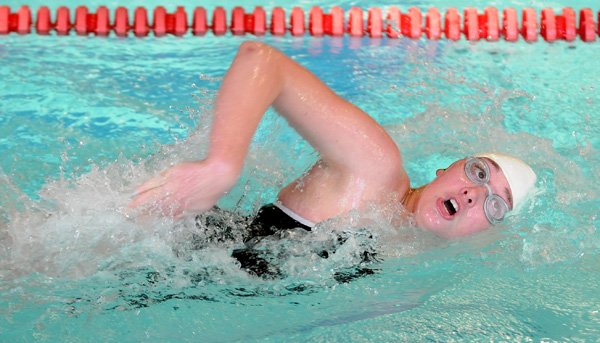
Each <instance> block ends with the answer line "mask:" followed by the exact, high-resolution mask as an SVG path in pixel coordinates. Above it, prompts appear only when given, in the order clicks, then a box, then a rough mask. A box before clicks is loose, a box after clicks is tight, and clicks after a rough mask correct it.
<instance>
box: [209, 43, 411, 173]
mask: <svg viewBox="0 0 600 343" xmlns="http://www.w3.org/2000/svg"><path fill="white" fill-rule="evenodd" d="M271 105H273V106H274V107H275V109H276V110H277V112H278V113H280V114H281V115H282V116H284V117H285V118H286V119H287V120H288V122H289V123H290V124H291V125H292V126H293V127H294V128H295V129H296V130H297V131H298V132H299V133H300V134H301V135H302V136H303V137H304V138H305V139H306V140H307V141H309V143H311V145H312V146H313V147H314V148H315V149H316V150H317V151H318V152H319V153H320V155H321V158H322V160H323V161H324V162H325V165H326V166H327V167H329V168H336V169H339V170H340V171H341V172H344V173H351V174H353V175H358V176H361V177H363V178H367V179H369V178H372V179H377V180H380V179H382V178H385V177H386V175H385V174H386V173H387V174H389V176H390V177H393V178H396V179H397V178H398V175H400V174H402V173H404V170H403V168H402V160H401V156H400V152H399V150H398V148H397V147H396V144H395V143H394V141H393V140H392V139H391V138H390V137H389V135H388V134H387V133H386V132H385V130H384V129H383V128H382V127H381V126H380V125H379V124H377V123H376V122H375V121H374V120H373V119H372V118H371V117H370V116H369V115H368V114H366V113H365V112H364V111H362V110H361V109H359V108H358V107H356V106H354V105H353V104H351V103H350V102H348V101H346V100H344V99H343V98H341V97H340V96H338V95H336V94H335V93H334V92H333V91H332V90H331V89H329V87H327V86H326V85H325V84H324V83H323V82H321V80H319V79H318V78H317V77H316V76H315V75H313V74H312V73H311V72H310V71H308V70H307V69H305V68H304V67H302V66H300V65H299V64H298V63H296V62H295V61H293V60H292V59H290V58H289V57H287V56H285V55H284V54H282V53H281V52H279V51H278V50H276V49H274V48H272V47H270V46H268V45H265V44H262V43H258V42H245V43H243V44H242V46H241V47H240V49H239V51H238V54H237V55H236V57H235V60H234V62H233V64H232V66H231V68H230V69H229V71H228V72H227V74H226V75H225V78H224V79H223V83H222V85H221V89H220V90H219V93H218V95H217V100H216V107H215V119H214V123H213V128H212V133H211V143H210V150H209V155H208V157H207V159H208V160H215V161H221V163H223V162H224V161H226V162H225V163H226V164H229V165H230V166H231V167H232V171H234V174H233V175H232V176H233V177H235V178H237V176H238V175H239V174H238V173H239V171H240V170H241V169H242V166H243V163H244V159H245V156H246V153H247V151H248V146H249V144H250V141H251V139H252V136H253V135H254V132H255V131H256V128H257V126H258V124H259V122H260V120H261V118H262V116H263V114H264V113H265V111H266V110H267V109H268V107H269V106H271Z"/></svg>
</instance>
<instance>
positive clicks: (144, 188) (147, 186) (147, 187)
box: [133, 176, 166, 196]
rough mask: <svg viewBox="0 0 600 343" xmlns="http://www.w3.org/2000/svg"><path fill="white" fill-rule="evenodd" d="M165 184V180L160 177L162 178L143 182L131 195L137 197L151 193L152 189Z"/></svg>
mask: <svg viewBox="0 0 600 343" xmlns="http://www.w3.org/2000/svg"><path fill="white" fill-rule="evenodd" d="M165 183H166V180H165V178H164V177H162V176H158V177H154V178H152V179H150V180H148V181H146V182H144V183H143V184H142V185H141V186H139V187H138V188H137V189H136V190H135V193H134V194H133V195H134V196H137V195H140V194H143V193H145V192H148V191H151V190H153V189H156V188H159V187H162V186H164V185H165Z"/></svg>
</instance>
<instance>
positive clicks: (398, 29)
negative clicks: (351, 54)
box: [0, 6, 600, 42]
mask: <svg viewBox="0 0 600 343" xmlns="http://www.w3.org/2000/svg"><path fill="white" fill-rule="evenodd" d="M74 12H75V16H74V20H72V19H73V17H72V16H71V9H69V8H68V7H65V6H61V7H58V8H57V9H56V11H55V13H54V14H52V13H51V11H50V9H49V8H48V7H46V6H41V7H39V8H38V9H37V13H36V16H35V18H33V16H32V11H31V9H30V8H29V7H28V6H21V7H20V8H19V9H18V10H17V11H16V12H11V8H10V7H9V6H0V35H7V34H10V33H13V32H14V33H17V34H22V35H24V34H29V33H37V34H40V35H48V34H50V33H52V32H55V33H56V34H57V35H69V34H70V33H71V31H75V33H76V34H78V35H90V34H92V35H96V36H107V35H109V34H111V33H114V34H115V35H117V36H120V37H126V36H128V35H129V34H130V33H132V34H133V35H135V36H137V37H145V36H148V35H150V34H151V33H152V34H154V35H155V36H158V37H160V36H165V35H175V36H183V35H186V34H188V33H191V34H192V35H194V36H203V35H205V34H207V33H212V34H213V35H215V36H221V35H225V34H227V33H228V32H231V34H233V35H245V34H253V35H256V36H262V35H266V34H271V35H274V36H283V35H286V34H291V35H292V36H303V35H306V34H308V35H311V36H343V35H346V34H347V35H350V36H353V37H364V36H367V37H371V38H382V37H384V36H385V37H388V38H392V39H394V38H399V37H408V38H411V39H420V38H422V37H425V38H427V39H432V40H438V39H448V40H454V41H456V40H459V39H462V38H464V39H467V40H469V41H479V40H486V41H490V42H494V41H498V40H500V39H504V40H506V41H509V42H514V41H517V40H519V39H520V38H522V39H524V40H525V41H527V42H535V41H537V40H538V38H539V36H541V37H542V38H543V39H544V40H545V41H547V42H554V41H557V40H564V41H574V40H575V39H576V38H577V37H579V38H580V39H581V41H583V42H594V41H595V40H596V37H597V36H598V35H600V30H599V28H598V22H600V11H599V12H597V14H596V16H597V18H598V20H597V22H596V21H595V20H594V12H593V11H592V9H590V8H583V9H580V10H579V21H578V22H577V20H576V12H575V10H573V9H572V8H570V7H565V8H563V9H562V13H561V14H557V13H555V12H554V10H553V9H550V8H545V9H543V10H542V11H541V12H540V13H539V16H538V13H536V11H535V10H534V9H532V8H525V9H523V10H522V11H521V21H520V22H519V18H518V15H517V10H515V9H514V8H506V9H503V10H502V12H501V13H500V11H499V10H498V9H496V8H494V7H486V8H485V9H484V10H483V11H479V10H477V9H476V8H472V7H469V8H465V9H464V10H463V11H462V13H461V12H459V10H457V9H456V8H449V9H447V10H446V12H445V13H444V15H443V16H442V15H441V13H440V11H439V10H438V9H436V8H430V9H428V10H427V12H425V13H424V14H423V13H422V12H421V10H420V9H419V8H416V7H410V8H409V9H408V10H406V11H401V10H400V9H399V8H397V7H390V8H388V9H387V10H386V12H385V13H384V11H383V10H382V9H380V8H377V7H373V8H369V9H368V10H366V11H364V10H363V9H362V8H360V7H352V8H351V9H350V10H349V11H348V14H347V15H346V14H345V13H344V10H343V9H342V8H341V7H339V6H334V7H332V8H331V9H330V11H329V13H326V12H324V11H323V9H321V8H320V7H318V6H315V7H312V8H310V10H309V11H308V15H306V13H305V11H304V10H303V9H302V8H300V7H294V8H293V9H292V10H291V12H290V15H289V17H287V16H286V13H285V10H284V9H283V8H281V7H275V8H273V10H272V11H271V15H270V18H268V15H267V13H266V11H265V10H264V9H263V8H262V7H260V6H257V7H255V8H254V10H253V11H252V12H246V11H245V10H244V9H243V8H242V7H235V8H233V9H232V10H231V13H230V14H229V20H228V18H227V15H228V13H227V11H226V10H225V9H224V8H223V7H220V6H219V7H216V8H214V9H213V11H212V13H209V12H208V11H207V10H206V9H205V8H204V7H196V8H195V9H194V11H193V13H192V15H191V20H189V19H190V17H189V16H188V13H187V12H186V10H185V8H184V7H177V8H176V10H175V12H173V13H169V12H167V11H166V9H165V8H164V7H162V6H158V7H156V8H154V9H153V10H152V21H151V22H150V20H149V16H148V13H149V11H148V10H147V9H146V8H144V7H137V8H135V10H134V11H133V16H132V17H130V15H129V10H128V9H127V8H126V7H117V8H116V9H115V10H114V11H113V12H112V13H111V11H110V10H109V9H108V8H107V7H106V6H100V7H98V8H97V9H96V11H95V12H91V11H90V10H88V8H87V7H85V6H79V7H77V8H75V11H74ZM209 15H210V22H209ZM365 15H366V20H365ZM52 17H54V21H52ZM269 19H270V20H269Z"/></svg>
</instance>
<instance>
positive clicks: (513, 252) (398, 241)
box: [0, 1, 600, 342]
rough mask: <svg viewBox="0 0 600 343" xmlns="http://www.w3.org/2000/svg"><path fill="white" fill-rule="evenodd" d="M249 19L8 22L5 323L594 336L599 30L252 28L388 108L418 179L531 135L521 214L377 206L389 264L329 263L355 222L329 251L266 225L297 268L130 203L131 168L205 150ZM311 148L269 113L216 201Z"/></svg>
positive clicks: (252, 334)
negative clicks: (254, 261) (260, 259)
mask: <svg viewBox="0 0 600 343" xmlns="http://www.w3.org/2000/svg"><path fill="white" fill-rule="evenodd" d="M238 3H239V4H241V5H244V6H246V8H251V7H252V6H254V3H250V2H245V1H240V2H238ZM487 3H488V2H483V1H471V2H467V1H462V2H460V3H454V2H453V5H455V6H457V7H461V5H463V6H464V5H475V6H477V7H479V8H482V7H483V6H484V5H485V4H487ZM8 4H9V5H10V6H12V7H13V8H16V7H17V6H18V4H16V3H15V4H13V3H11V2H9V3H8ZM30 4H31V6H32V7H35V6H37V5H39V3H38V2H31V3H30ZM88 4H89V6H90V7H94V6H96V5H99V4H100V3H99V2H88ZM102 4H108V5H109V6H111V7H112V8H114V7H115V6H116V5H118V3H117V2H108V3H102ZM158 4H159V3H158V2H156V3H153V2H146V1H145V2H144V4H143V5H144V6H146V7H148V8H152V7H153V6H155V5H158ZM182 4H183V5H186V6H189V7H190V8H192V7H193V6H195V4H192V3H191V2H182ZM277 4H279V3H277ZM297 4H300V5H302V6H304V8H305V9H308V8H309V6H310V5H312V4H309V3H307V2H298V3H297ZM336 4H337V3H336ZM340 4H341V5H343V6H345V8H346V9H347V8H348V7H349V6H350V5H354V4H355V2H347V1H346V2H341V3H340ZM381 4H382V6H389V5H391V4H392V2H389V1H385V2H381ZM431 4H432V3H430V2H426V1H410V2H407V3H406V6H407V7H408V6H409V5H415V6H419V7H421V8H422V9H426V8H427V7H429V6H430V5H431ZM490 4H492V5H496V6H505V7H506V6H509V5H512V6H514V7H517V8H522V7H523V6H529V5H530V3H529V2H527V3H524V2H521V1H513V2H510V3H505V2H502V3H500V2H495V3H493V2H492V3H490ZM137 5H140V4H139V3H135V2H131V3H130V4H128V6H131V7H132V8H133V7H135V6H137ZM215 5H217V4H216V3H207V4H205V5H204V6H206V7H207V8H211V6H215ZM282 5H283V6H284V7H285V8H291V7H292V5H294V4H282ZM435 5H436V6H437V7H438V8H444V6H447V5H449V2H436V3H435ZM545 5H548V6H553V7H555V8H560V7H562V6H564V5H565V3H562V2H558V1H555V2H552V3H546V4H545ZM571 5H572V6H575V5H573V4H571ZM595 5H596V4H595V3H593V2H587V3H586V2H583V1H582V2H581V3H579V2H578V4H577V6H580V7H585V6H590V7H592V8H594V6H595ZM231 6H233V4H231ZM269 6H270V7H273V6H274V5H273V3H269V4H265V7H267V8H270V7H269ZM286 6H287V7H286ZM363 6H364V7H367V6H366V5H363ZM532 6H533V7H535V8H536V9H539V8H541V7H543V6H542V4H533V5H532ZM323 7H324V8H325V7H327V6H326V5H323ZM595 10H596V11H597V10H598V8H597V7H596V8H595ZM250 38H254V37H251V36H245V37H232V36H226V37H213V36H212V35H207V36H205V37H202V38H196V37H191V36H189V37H185V38H175V37H164V38H153V37H148V38H146V39H134V38H128V39H118V38H116V37H108V38H104V39H100V38H95V37H77V36H69V37H55V36H50V37H40V36H36V35H29V36H16V35H10V36H0V61H1V62H2V64H1V66H0V79H1V80H2V82H0V113H2V115H1V116H0V206H1V209H0V228H1V230H0V231H1V232H0V240H1V243H0V277H1V281H0V304H1V306H0V313H1V316H0V337H1V338H2V339H1V340H2V341H12V342H16V341H97V340H102V341H203V342H204V341H206V342H212V341H215V342H217V341H303V342H304V341H340V342H341V341H344V342H345V341H424V340H434V341H452V340H456V341H463V340H465V341H472V340H490V339H492V340H508V341H514V340H535V341H539V340H559V341H563V340H574V341H594V340H596V339H597V337H598V336H599V335H600V313H599V311H600V296H598V284H599V283H600V277H599V276H598V275H599V273H598V272H599V271H600V270H599V269H600V267H599V266H600V234H599V233H598V226H599V220H598V208H599V205H600V200H599V194H600V192H599V191H600V189H599V188H600V186H599V185H598V182H595V180H596V179H597V178H598V177H599V176H600V173H599V170H600V169H599V166H600V161H599V156H600V155H599V154H598V149H599V147H600V141H599V140H600V139H599V137H600V119H599V117H598V115H599V113H600V92H598V89H597V87H598V86H597V80H598V79H599V78H600V65H599V64H598V63H596V58H597V56H598V55H599V53H600V45H599V44H598V43H593V44H584V43H581V42H580V41H575V42H572V43H566V42H557V43H554V44H547V43H545V42H543V41H540V42H537V43H533V44H526V43H523V42H519V43H516V44H510V43H506V42H497V43H493V44H491V43H486V42H479V43H469V42H464V41H459V42H448V41H437V42H434V41H425V40H421V41H411V40H406V39H400V40H388V39H382V40H378V41H373V40H369V39H350V38H348V37H345V38H342V39H333V38H329V37H325V38H322V39H314V38H311V37H308V36H307V37H300V38H292V37H289V36H286V37H270V36H266V37H262V38H259V40H261V41H265V42H267V43H269V44H272V45H274V46H275V47H277V48H278V49H281V50H282V51H284V52H285V53H287V54H289V55H290V56H292V58H294V59H295V60H297V61H299V62H300V63H302V64H303V65H305V66H306V67H308V68H309V69H311V70H312V71H313V72H314V73H315V74H317V75H318V76H319V77H320V78H322V79H323V80H324V81H325V82H326V83H327V84H328V85H330V86H331V87H332V88H333V89H334V90H335V91H336V92H338V93H340V94H341V95H343V96H344V97H345V98H347V99H349V100H350V101H352V102H354V103H356V104H357V105H358V106H360V107H361V108H363V109H365V110H366V111H367V112H369V113H370V114H371V115H373V116H374V117H375V118H376V119H377V120H378V121H379V122H380V123H382V124H383V125H384V126H385V127H386V128H387V129H388V130H389V131H390V132H391V134H392V136H393V137H394V139H395V140H396V142H397V143H398V145H399V147H400V148H401V150H402V152H403V155H404V159H405V161H406V167H407V169H408V172H409V175H410V176H411V180H412V181H413V183H414V184H416V185H418V184H423V183H425V182H428V181H429V180H431V179H432V178H433V175H434V171H435V170H436V169H437V168H443V167H446V166H447V165H448V164H449V163H451V162H452V161H454V160H455V159H457V158H461V157H463V156H465V155H468V154H472V153H475V152H479V151H486V150H503V151H508V152H511V153H514V154H516V155H519V156H521V157H523V158H525V159H526V160H528V161H530V162H531V163H532V165H533V167H534V169H535V171H536V172H537V173H538V176H539V181H538V189H539V192H538V194H537V196H536V197H535V199H534V201H532V203H531V206H529V207H528V208H526V209H524V212H523V213H522V215H521V216H518V217H512V218H510V219H509V220H508V221H507V223H505V224H503V225H502V226H501V227H499V228H496V229H494V230H490V231H487V232H484V233H482V234H479V235H476V236H473V237H470V238H466V239H461V240H456V241H450V242H448V241H443V240H441V239H438V238H435V237H432V236H430V235H428V234H426V233H423V232H420V231H419V230H418V229H415V228H412V227H410V226H409V225H406V226H403V227H400V228H398V229H397V230H395V231H394V230H392V228H390V227H389V226H385V224H384V223H383V222H382V221H379V222H378V223H382V224H381V225H382V227H381V228H379V229H380V232H381V233H380V237H379V240H378V241H377V244H378V246H379V248H380V249H381V250H382V254H383V255H384V256H385V258H383V259H382V261H381V262H378V263H375V264H374V265H373V266H372V267H373V268H375V269H377V272H376V273H375V274H374V275H370V276H367V277H363V278H359V279H356V280H353V281H352V282H349V283H338V282H336V281H335V280H334V279H333V278H332V270H342V269H343V268H344V267H345V266H346V265H347V264H348V265H351V262H352V261H351V259H352V258H353V256H354V253H355V252H356V246H359V245H360V244H363V243H364V242H363V241H361V239H360V237H357V238H356V239H355V240H354V241H352V242H351V243H352V244H355V246H353V245H352V244H347V245H346V246H345V250H344V251H343V252H342V253H341V254H340V258H339V260H338V261H327V262H322V261H318V260H313V259H311V258H310V256H311V255H310V254H308V253H307V252H306V251H305V250H302V249H300V250H299V251H296V250H294V249H293V248H294V244H296V245H297V246H307V247H310V246H311V245H315V244H317V243H318V242H322V240H325V239H326V238H327V237H328V236H327V230H326V229H324V230H323V231H322V232H317V233H315V235H314V237H313V236H308V237H298V238H294V239H290V240H289V241H285V242H284V243H282V244H289V245H292V246H291V247H290V246H283V247H279V246H278V245H275V243H273V244H274V245H273V247H278V248H281V249H282V251H285V252H287V255H286V257H285V258H284V262H285V268H287V269H286V270H287V271H289V275H290V276H289V277H287V278H284V279H281V280H275V281H265V280H258V279H255V278H252V277H249V276H247V275H246V274H245V273H242V272H240V271H239V270H238V269H237V268H236V266H235V264H234V263H233V262H232V261H231V260H230V259H229V258H228V253H229V252H230V251H231V249H232V248H233V245H235V243H231V244H229V245H228V244H212V245H210V244H209V246H208V247H207V248H205V249H201V250H193V249H192V250H190V249H189V248H188V246H187V245H186V244H187V243H188V240H187V239H188V238H190V229H189V228H190V226H189V225H188V226H186V223H182V224H181V223H180V224H178V225H174V224H173V223H170V222H168V221H167V220H164V221H162V220H154V221H150V222H149V223H147V224H143V223H142V224H140V223H136V222H133V221H132V220H130V219H128V218H127V217H126V215H125V214H124V206H125V204H126V203H127V200H128V198H129V196H130V194H131V191H132V189H133V187H134V186H135V185H136V184H137V183H139V182H140V181H141V180H143V179H145V178H146V177H148V176H149V175H152V174H154V173H156V172H158V171H159V170H162V169H163V168H164V167H166V166H167V165H169V164H170V163H172V162H175V161H178V160H182V159H190V158H201V157H202V155H203V153H204V152H205V148H206V128H207V126H208V124H209V121H210V120H209V117H210V116H209V108H210V101H211V99H212V98H213V97H214V94H215V91H216V89H217V87H218V85H219V81H220V77H221V76H222V75H223V73H224V72H225V70H226V68H227V66H228V64H229V63H230V61H231V59H232V58H233V56H234V54H235V51H236V48H237V46H238V45H239V44H240V43H241V42H243V41H244V40H246V39H250ZM315 158H316V157H315V154H314V152H312V150H311V149H310V148H309V147H308V146H307V145H306V144H305V143H303V142H302V141H300V140H299V137H298V136H297V134H295V133H294V132H293V131H292V130H291V129H289V127H287V125H286V124H285V122H284V121H283V120H281V119H277V117H276V116H275V115H274V114H273V113H272V112H269V113H268V114H267V116H266V118H265V121H264V123H263V124H261V127H260V129H259V132H258V134H257V136H256V138H255V140H254V143H253V147H252V150H251V152H250V156H249V161H248V163H247V166H246V168H245V172H244V175H243V177H242V179H241V181H240V182H239V183H238V185H237V186H236V188H235V189H234V190H233V191H232V192H231V194H230V195H228V196H227V197H226V198H225V199H224V200H223V201H222V202H221V206H223V207H226V208H231V209H236V210H237V211H239V212H242V213H249V212H251V211H252V210H253V209H256V208H257V206H259V205H260V204H261V203H264V202H268V201H272V200H273V199H274V197H275V195H276V192H277V187H278V186H280V185H281V184H283V183H284V182H287V181H289V180H291V179H292V178H294V177H295V176H296V175H297V174H298V173H301V172H302V171H303V170H304V169H305V168H306V167H307V166H309V165H310V163H311V162H312V161H314V159H315ZM377 215H378V214H377V213H375V214H374V216H375V217H376V218H375V219H376V220H379V219H380V218H379V217H377ZM371 229H373V228H371ZM299 243H302V244H303V245H302V244H299ZM177 251H179V252H180V254H179V255H177V254H176V253H175V252H177ZM294 254H295V255H294Z"/></svg>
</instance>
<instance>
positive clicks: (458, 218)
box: [414, 158, 512, 238]
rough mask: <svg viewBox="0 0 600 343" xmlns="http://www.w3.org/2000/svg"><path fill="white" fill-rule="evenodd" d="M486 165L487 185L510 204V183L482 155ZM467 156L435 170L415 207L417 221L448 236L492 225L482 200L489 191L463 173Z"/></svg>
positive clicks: (455, 235)
mask: <svg viewBox="0 0 600 343" xmlns="http://www.w3.org/2000/svg"><path fill="white" fill-rule="evenodd" d="M485 161H486V162H487V163H488V165H489V171H490V173H491V175H490V181H489V186H490V188H491V190H492V192H493V193H494V194H498V195H499V196H500V197H502V198H503V199H504V200H505V201H506V203H507V204H508V205H509V207H511V208H512V199H511V193H510V187H509V184H508V181H507V180H506V177H505V176H504V174H503V173H502V171H501V170H500V169H499V168H498V166H497V165H496V164H495V163H493V162H492V161H491V160H489V159H487V158H485ZM465 163H466V159H462V160H458V161H456V162H454V163H453V164H452V165H451V166H450V167H448V168H447V169H445V170H444V169H440V170H438V171H437V173H436V175H437V177H436V178H435V180H433V181H432V182H431V183H430V184H428V185H427V186H426V187H425V188H424V189H423V190H422V193H421V196H420V198H419V200H418V203H417V205H416V209H415V212H414V214H415V219H416V221H417V225H418V226H420V227H422V228H425V229H427V230H430V231H431V232H433V233H435V234H437V235H439V236H442V237H447V238H452V237H460V236H466V235H469V234H473V233H476V232H479V231H482V230H485V229H487V228H489V227H490V226H491V224H490V222H489V221H488V219H487V217H486V215H485V211H484V202H485V199H486V198H487V196H488V191H487V189H486V187H485V186H484V185H478V184H475V183H474V182H473V181H471V180H469V178H468V177H467V175H465Z"/></svg>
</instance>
